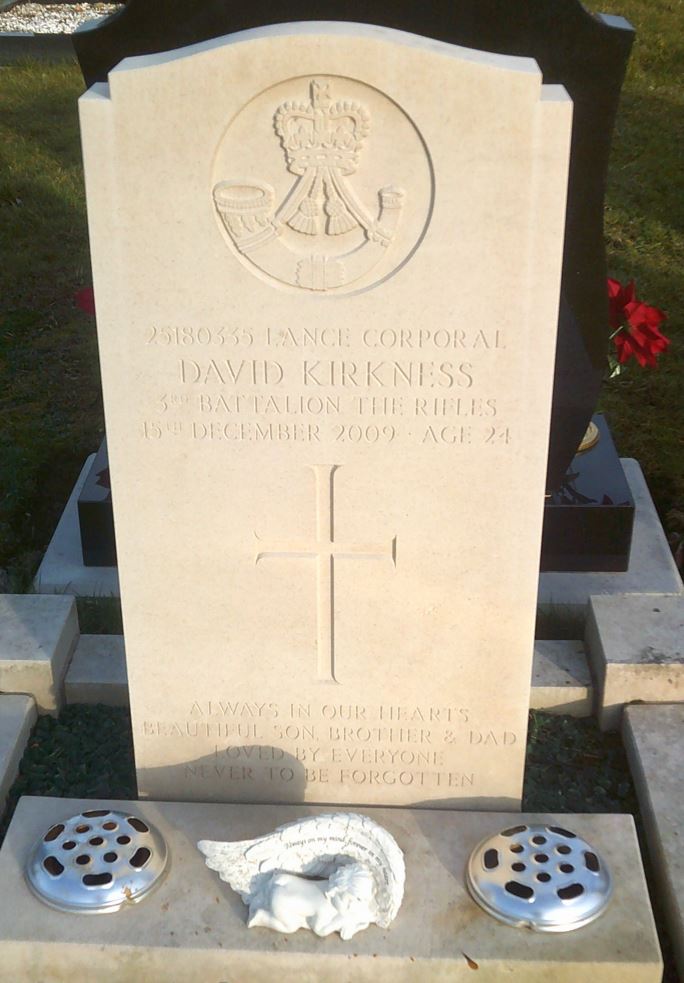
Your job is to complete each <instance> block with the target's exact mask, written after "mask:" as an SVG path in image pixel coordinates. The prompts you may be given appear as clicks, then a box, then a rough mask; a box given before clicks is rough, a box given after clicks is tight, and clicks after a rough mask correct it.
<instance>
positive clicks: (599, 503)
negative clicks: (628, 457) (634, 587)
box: [540, 413, 634, 573]
mask: <svg viewBox="0 0 684 983" xmlns="http://www.w3.org/2000/svg"><path fill="white" fill-rule="evenodd" d="M594 423H595V424H596V426H597V427H598V430H599V434H600V439H599V441H598V443H597V444H596V445H595V446H594V447H592V448H590V449H589V450H587V451H583V452H582V453H580V454H577V455H576V456H575V458H574V459H573V461H572V463H571V465H570V467H569V468H568V470H567V472H566V474H565V478H564V479H563V484H562V485H561V486H560V488H559V489H557V491H555V492H553V493H552V494H551V495H549V496H548V497H547V499H546V501H545V502H544V526H543V531H542V549H541V563H540V569H541V570H542V571H543V570H563V571H572V572H577V571H589V570H591V571H604V572H606V571H609V572H611V573H614V572H617V571H621V570H627V569H628V567H629V551H630V546H631V543H632V527H633V525H634V498H633V496H632V493H631V491H630V489H629V485H628V484H627V479H626V478H625V474H624V471H623V469H622V465H621V464H620V459H619V458H618V455H617V451H616V450H615V444H614V443H613V438H612V437H611V435H610V430H609V429H608V424H607V423H606V421H605V419H604V417H603V416H602V415H601V414H600V413H597V414H596V415H595V416H594Z"/></svg>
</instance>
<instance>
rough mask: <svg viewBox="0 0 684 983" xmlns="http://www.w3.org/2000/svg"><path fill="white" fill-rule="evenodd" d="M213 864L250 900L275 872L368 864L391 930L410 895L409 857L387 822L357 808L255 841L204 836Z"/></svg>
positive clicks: (323, 872) (315, 872)
mask: <svg viewBox="0 0 684 983" xmlns="http://www.w3.org/2000/svg"><path fill="white" fill-rule="evenodd" d="M197 846H198V849H199V850H200V851H201V852H202V853H203V854H204V856H205V858H206V863H207V866H208V867H210V868H211V869H212V870H215V871H217V873H218V874H219V876H220V877H221V880H223V881H226V882H227V883H228V884H230V886H231V887H232V888H233V890H234V891H237V892H238V894H239V895H240V897H241V898H242V900H243V901H244V902H245V903H246V904H249V902H250V899H251V898H252V896H253V895H254V894H255V893H256V892H257V891H258V889H259V886H260V884H261V882H262V881H263V879H264V878H265V877H268V875H269V874H270V872H271V871H273V870H282V871H287V872H289V873H291V874H305V875H308V876H313V877H329V876H330V874H332V873H333V871H334V870H336V869H337V868H339V867H340V866H342V865H344V864H349V863H362V864H364V866H366V867H367V868H368V869H369V870H370V871H371V873H372V875H373V879H374V881H375V887H376V904H377V907H378V917H377V922H378V924H379V925H380V926H381V927H382V928H386V927H387V926H388V925H389V923H390V922H391V921H392V920H393V919H394V917H395V916H396V914H397V911H398V910H399V906H400V905H401V901H402V898H403V896H404V881H405V878H406V872H405V867H404V855H403V854H402V852H401V850H400V849H399V847H398V846H397V843H396V841H395V839H394V837H393V836H392V835H391V834H390V833H388V832H387V830H386V829H384V828H383V827H382V826H380V825H378V823H376V822H374V821H373V820H372V819H369V817H368V816H360V815H358V814H357V813H354V812H335V813H324V814H323V815H320V816H309V817H307V818H305V819H298V820H295V821H294V822H291V823H286V824H285V825H283V826H279V827H278V828H277V829H276V830H274V831H273V832H272V833H269V834H268V835H267V836H260V837H258V838H257V839H255V840H241V841H238V842H235V843H224V842H220V841H216V840H200V842H199V843H198V844H197Z"/></svg>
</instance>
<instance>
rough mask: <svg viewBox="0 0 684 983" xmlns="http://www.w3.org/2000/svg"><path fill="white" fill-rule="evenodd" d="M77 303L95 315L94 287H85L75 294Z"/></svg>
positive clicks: (88, 312) (87, 312)
mask: <svg viewBox="0 0 684 983" xmlns="http://www.w3.org/2000/svg"><path fill="white" fill-rule="evenodd" d="M74 300H75V301H76V305H77V306H78V307H80V308H81V310H82V311H85V312H86V314H92V315H93V317H94V316H95V293H94V292H93V288H92V287H83V288H82V289H81V290H77V291H76V293H75V294H74Z"/></svg>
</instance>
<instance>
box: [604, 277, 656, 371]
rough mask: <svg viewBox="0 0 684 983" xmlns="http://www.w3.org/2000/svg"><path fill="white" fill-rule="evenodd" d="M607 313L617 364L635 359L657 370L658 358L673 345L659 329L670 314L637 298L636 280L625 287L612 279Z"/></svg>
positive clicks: (609, 283) (609, 285)
mask: <svg viewBox="0 0 684 983" xmlns="http://www.w3.org/2000/svg"><path fill="white" fill-rule="evenodd" d="M608 310H609V320H610V326H611V328H612V329H613V332H614V334H613V341H614V342H615V348H616V349H617V356H618V362H620V363H622V364H624V363H625V362H626V361H627V360H628V359H629V358H630V357H631V356H634V358H635V359H636V360H637V362H638V363H639V365H641V366H642V367H643V366H645V365H650V366H651V367H652V368H655V366H656V365H657V361H656V360H657V357H658V355H660V354H661V352H664V351H665V349H666V348H667V346H668V345H669V344H670V339H669V338H666V337H665V335H664V334H662V332H661V331H660V330H659V329H660V325H661V324H662V323H663V321H664V320H665V319H666V318H667V315H666V314H665V313H664V312H663V311H661V310H660V309H659V308H657V307H651V306H649V305H648V304H644V303H643V302H642V301H640V300H639V299H638V297H637V296H636V287H635V285H634V280H630V282H629V283H628V284H627V286H625V287H623V286H622V284H621V283H619V282H618V281H617V280H611V279H610V277H609V278H608Z"/></svg>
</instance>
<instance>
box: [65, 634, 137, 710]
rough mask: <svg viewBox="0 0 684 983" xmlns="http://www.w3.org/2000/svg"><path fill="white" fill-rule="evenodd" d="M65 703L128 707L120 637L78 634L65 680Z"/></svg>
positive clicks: (124, 661) (124, 655)
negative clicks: (77, 640) (78, 637)
mask: <svg viewBox="0 0 684 983" xmlns="http://www.w3.org/2000/svg"><path fill="white" fill-rule="evenodd" d="M64 692H65V698H66V702H67V703H104V704H106V705H107V706H111V707H123V706H128V677H127V674H126V652H125V649H124V640H123V636H122V635H81V637H80V639H79V642H78V645H77V646H76V651H75V652H74V657H73V659H72V660H71V665H70V666H69V671H68V672H67V675H66V679H65V681H64Z"/></svg>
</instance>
